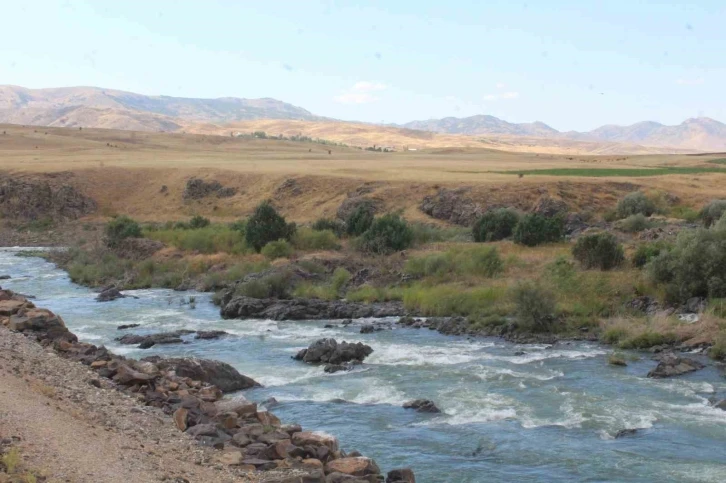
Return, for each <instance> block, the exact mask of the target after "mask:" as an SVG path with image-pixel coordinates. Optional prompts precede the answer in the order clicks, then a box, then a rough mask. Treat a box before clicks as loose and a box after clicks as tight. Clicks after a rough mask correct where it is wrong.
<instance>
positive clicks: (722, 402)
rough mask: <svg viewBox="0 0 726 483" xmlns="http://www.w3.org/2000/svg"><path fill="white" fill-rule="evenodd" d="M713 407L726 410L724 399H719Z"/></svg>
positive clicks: (725, 400)
mask: <svg viewBox="0 0 726 483" xmlns="http://www.w3.org/2000/svg"><path fill="white" fill-rule="evenodd" d="M713 407H715V408H718V409H722V410H724V411H726V399H722V400H720V401H719V402H717V403H716V404H714V405H713Z"/></svg>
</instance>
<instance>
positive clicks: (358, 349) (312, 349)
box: [293, 339, 373, 373]
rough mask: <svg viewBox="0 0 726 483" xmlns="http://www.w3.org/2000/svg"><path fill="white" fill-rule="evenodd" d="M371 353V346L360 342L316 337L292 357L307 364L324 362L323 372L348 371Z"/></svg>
mask: <svg viewBox="0 0 726 483" xmlns="http://www.w3.org/2000/svg"><path fill="white" fill-rule="evenodd" d="M372 353H373V348H372V347H371V346H369V345H366V344H363V343H362V342H356V343H352V342H345V341H343V342H340V343H339V342H338V341H337V340H335V339H318V340H316V341H315V342H313V343H312V344H310V346H309V347H308V348H307V349H302V350H301V351H300V352H298V353H297V354H296V355H294V356H293V359H295V360H298V361H303V362H307V363H308V364H325V369H324V370H325V372H328V373H332V372H338V371H349V370H351V369H353V367H355V366H357V365H360V364H362V363H363V359H365V358H366V357H368V356H369V355H371V354H372Z"/></svg>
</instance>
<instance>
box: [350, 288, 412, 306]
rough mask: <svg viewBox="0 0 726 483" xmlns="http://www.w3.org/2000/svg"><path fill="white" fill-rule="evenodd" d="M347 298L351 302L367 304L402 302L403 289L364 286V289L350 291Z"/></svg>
mask: <svg viewBox="0 0 726 483" xmlns="http://www.w3.org/2000/svg"><path fill="white" fill-rule="evenodd" d="M345 298H346V300H348V301H349V302H366V303H373V302H388V301H391V300H402V299H403V289H401V288H398V287H373V286H371V285H363V286H362V287H359V288H356V289H353V290H349V291H348V293H346V294H345Z"/></svg>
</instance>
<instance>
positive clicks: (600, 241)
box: [572, 233, 625, 270]
mask: <svg viewBox="0 0 726 483" xmlns="http://www.w3.org/2000/svg"><path fill="white" fill-rule="evenodd" d="M572 255H573V256H574V257H575V259H576V260H577V261H579V262H580V263H581V264H582V266H583V267H585V268H588V269H589V268H598V269H600V270H610V269H612V268H615V267H618V266H620V264H622V263H623V260H624V259H625V257H624V255H623V247H622V246H621V245H620V243H618V240H617V238H615V235H613V234H612V233H594V234H592V235H583V236H581V237H580V238H578V239H577V243H575V246H574V247H573V248H572Z"/></svg>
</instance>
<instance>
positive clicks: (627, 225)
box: [619, 213, 650, 233]
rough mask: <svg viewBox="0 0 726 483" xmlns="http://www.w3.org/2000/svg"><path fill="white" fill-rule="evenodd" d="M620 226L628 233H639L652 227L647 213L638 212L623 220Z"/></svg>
mask: <svg viewBox="0 0 726 483" xmlns="http://www.w3.org/2000/svg"><path fill="white" fill-rule="evenodd" d="M619 228H620V229H621V230H622V231H624V232H626V233H639V232H641V231H643V230H647V229H648V228H650V223H649V222H648V219H647V218H646V217H645V215H643V214H642V213H638V214H637V215H630V216H629V217H627V218H625V219H624V220H622V221H621V222H620V224H619Z"/></svg>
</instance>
